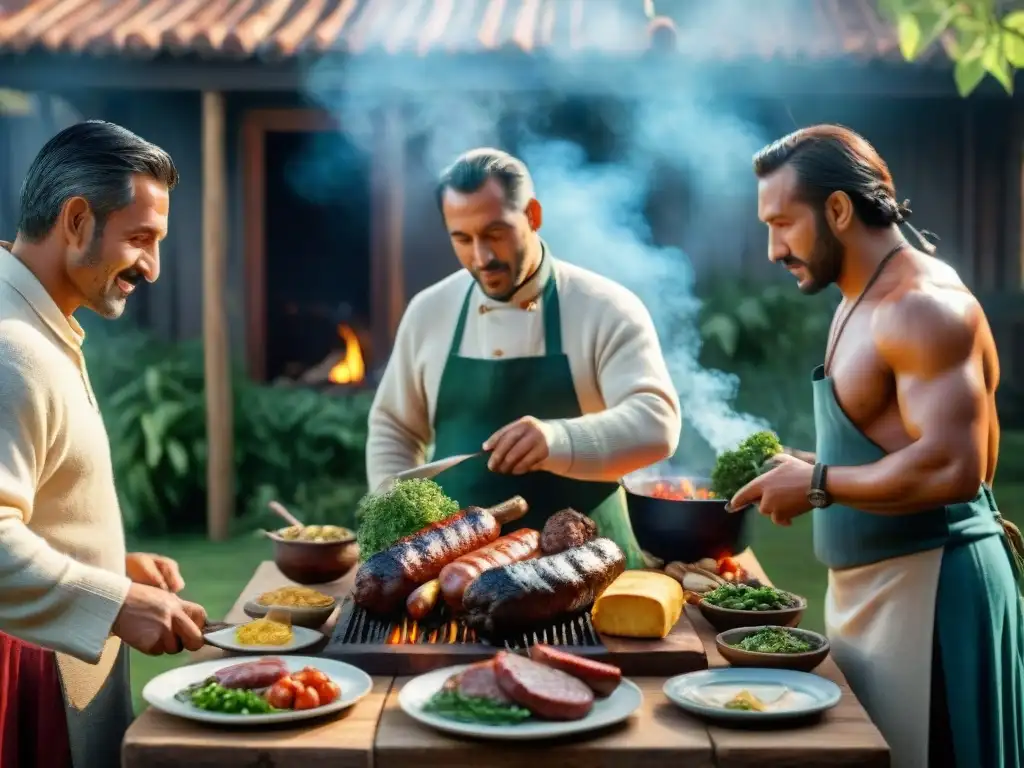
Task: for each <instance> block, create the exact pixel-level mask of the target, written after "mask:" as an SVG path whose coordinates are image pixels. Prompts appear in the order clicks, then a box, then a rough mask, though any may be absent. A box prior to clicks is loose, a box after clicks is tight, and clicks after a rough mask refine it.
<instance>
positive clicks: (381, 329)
mask: <svg viewBox="0 0 1024 768" xmlns="http://www.w3.org/2000/svg"><path fill="white" fill-rule="evenodd" d="M377 120H378V121H379V124H378V131H377V137H376V138H377V141H376V146H375V147H374V157H373V169H372V178H371V181H370V196H371V201H372V202H371V205H372V218H373V221H372V229H371V242H370V254H371V255H370V258H371V259H372V262H371V265H370V276H371V277H370V280H371V291H372V293H371V295H372V296H373V306H372V311H373V323H372V325H373V353H374V361H375V364H377V365H379V364H380V361H382V360H384V359H386V358H387V356H388V354H390V352H391V345H392V344H393V343H394V341H395V335H396V334H397V333H398V322H399V320H401V319H402V312H403V311H404V310H405V262H404V259H403V248H402V240H403V228H404V207H405V184H404V180H405V178H406V176H407V174H406V171H405V136H404V134H403V132H402V122H401V121H402V117H401V112H400V108H399V107H397V106H388V107H385V108H383V109H382V110H381V111H380V113H379V114H378V115H377Z"/></svg>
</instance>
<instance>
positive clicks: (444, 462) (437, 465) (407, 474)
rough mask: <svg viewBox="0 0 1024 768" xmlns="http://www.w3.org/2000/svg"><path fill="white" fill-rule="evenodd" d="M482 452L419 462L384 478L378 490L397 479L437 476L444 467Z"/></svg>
mask: <svg viewBox="0 0 1024 768" xmlns="http://www.w3.org/2000/svg"><path fill="white" fill-rule="evenodd" d="M483 453H484V452H483V451H477V452H476V453H462V454H459V455H458V456H449V457H448V458H447V459H441V460H439V461H432V462H430V463H429V464H421V465H420V466H418V467H413V468H412V469H407V470H405V471H404V472H399V473H398V474H396V475H391V476H390V477H388V478H386V479H385V480H384V482H382V483H381V484H380V487H379V488H378V492H379V491H380V490H381V489H383V488H387V487H388V486H390V485H391V484H392V483H394V482H395V481H397V480H412V479H414V478H420V479H427V480H429V479H431V478H434V477H437V476H438V475H439V474H441V473H442V472H444V471H445V470H446V469H451V468H452V467H455V466H458V465H459V464H461V463H462V462H464V461H466V460H467V459H472V458H475V457H477V456H482V455H483Z"/></svg>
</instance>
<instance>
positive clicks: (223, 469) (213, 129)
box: [202, 91, 235, 541]
mask: <svg viewBox="0 0 1024 768" xmlns="http://www.w3.org/2000/svg"><path fill="white" fill-rule="evenodd" d="M202 115H203V116H202V124H203V129H202V131H203V359H204V363H205V384H206V444H207V464H206V483H207V485H206V487H207V491H206V528H207V534H208V535H209V537H210V539H211V540H213V541H223V540H224V539H226V538H227V537H228V536H229V534H230V531H231V518H232V517H233V513H234V509H235V467H234V452H235V450H234V442H235V441H234V400H233V398H232V396H231V352H230V349H231V348H230V345H229V344H228V321H227V314H226V313H225V311H224V297H225V293H226V290H227V289H226V286H225V273H226V271H227V232H226V227H227V163H226V158H225V143H226V140H227V135H226V130H225V115H224V95H223V94H222V93H219V92H217V91H204V92H203V112H202Z"/></svg>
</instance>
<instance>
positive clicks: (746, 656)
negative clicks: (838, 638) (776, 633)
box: [715, 625, 830, 672]
mask: <svg viewBox="0 0 1024 768" xmlns="http://www.w3.org/2000/svg"><path fill="white" fill-rule="evenodd" d="M767 626H776V627H777V628H780V629H781V627H778V625H767ZM767 626H762V627H740V628H738V629H730V630H727V631H725V632H722V633H721V634H719V635H718V637H716V638H715V645H717V646H718V652H719V653H720V654H722V658H724V659H725V660H726V661H728V662H729V663H730V664H731V665H732V666H734V667H764V668H769V669H792V670H795V671H797V672H810V671H811V670H812V669H814V668H815V667H817V666H818V665H819V664H821V662H823V661H824V660H825V658H826V657H827V656H828V654H829V650H830V646H829V642H828V638H827V637H825V636H824V635H819V634H818V633H817V632H811V630H809V629H797V628H793V627H786V628H785V629H786V631H787V632H791V633H792V634H794V635H796V636H797V637H798V638H800V639H801V640H803V641H804V642H805V643H807V644H808V645H810V646H811V648H812V649H813V650H810V651H806V652H804V653H758V652H756V651H745V650H743V649H742V648H735V647H734V645H735V644H736V643H738V642H740V641H741V640H743V638H745V637H747V636H748V635H752V634H754V633H755V632H758V631H760V630H762V629H766V628H767Z"/></svg>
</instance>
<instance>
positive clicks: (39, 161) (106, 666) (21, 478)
mask: <svg viewBox="0 0 1024 768" xmlns="http://www.w3.org/2000/svg"><path fill="white" fill-rule="evenodd" d="M177 178H178V175H177V171H176V170H175V168H174V163H173V162H172V161H171V158H170V157H169V156H168V155H167V153H166V152H164V151H163V150H162V149H160V148H159V147H156V146H154V145H153V144H150V143H149V142H147V141H144V140H143V139H141V138H139V137H138V136H136V135H135V134H133V133H131V132H129V131H127V130H125V129H124V128H121V127H120V126H117V125H113V124H111V123H105V122H100V121H89V122H85V123H79V124H77V125H73V126H71V127H70V128H67V129H65V130H63V131H61V132H60V133H58V134H57V135H56V136H54V137H53V138H52V139H50V141H48V142H47V143H46V145H45V146H44V147H43V148H42V149H41V150H40V152H39V154H38V155H37V156H36V158H35V160H34V161H33V162H32V166H31V167H30V168H29V172H28V176H27V178H26V180H25V184H24V186H23V188H22V194H21V215H20V220H19V223H18V233H17V237H16V239H15V241H14V243H13V244H12V243H0V768H66V767H67V766H71V765H73V766H75V768H101V766H102V767H103V768H106V766H116V765H119V764H120V749H121V741H122V739H123V738H124V732H125V730H126V729H127V727H128V724H129V723H130V722H131V718H132V702H131V696H130V691H129V688H128V656H127V651H126V649H125V647H124V645H122V643H124V644H127V645H130V646H132V647H133V648H137V649H138V650H140V651H142V652H144V653H150V654H160V653H178V652H180V651H181V650H183V648H187V649H188V650H193V651H194V650H198V649H199V648H201V647H202V645H203V637H202V627H203V625H204V624H205V622H206V613H205V611H204V610H203V609H202V607H200V606H198V605H195V604H194V603H189V602H185V601H184V600H182V599H181V598H179V597H178V596H177V595H176V594H175V593H176V592H178V591H180V590H181V589H182V588H183V587H184V582H183V581H182V579H181V574H180V573H179V572H178V566H177V564H176V563H175V562H174V561H173V560H170V559H168V558H165V557H160V556H158V555H150V554H143V553H132V554H126V553H125V540H124V528H123V525H122V521H121V513H120V509H119V508H118V501H117V493H116V491H115V489H114V477H113V471H112V468H111V463H110V445H109V443H108V440H107V433H106V430H105V428H104V425H103V419H102V418H101V416H100V412H99V408H98V407H97V403H96V396H95V395H94V393H93V391H92V387H91V386H90V384H89V374H88V372H87V371H86V366H85V358H84V356H83V354H82V342H83V341H84V338H85V334H84V333H83V332H82V328H81V326H80V325H79V324H78V323H77V322H76V321H75V319H74V317H73V314H74V312H75V311H76V310H78V309H79V308H80V307H83V306H84V307H88V308H89V309H91V310H93V311H94V312H97V313H99V314H101V315H103V316H104V317H108V318H115V317H119V316H120V315H121V313H122V312H123V311H124V307H125V302H126V301H127V299H128V297H129V296H130V295H131V294H132V293H133V292H134V290H135V288H136V286H137V285H138V283H139V282H140V281H142V280H146V281H148V282H153V281H155V280H156V279H157V277H158V275H159V273H160V255H159V254H160V241H161V240H162V239H163V237H164V236H165V235H166V234H167V214H168V207H169V204H170V203H169V201H170V190H171V189H172V188H173V187H174V185H175V183H176V182H177Z"/></svg>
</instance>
